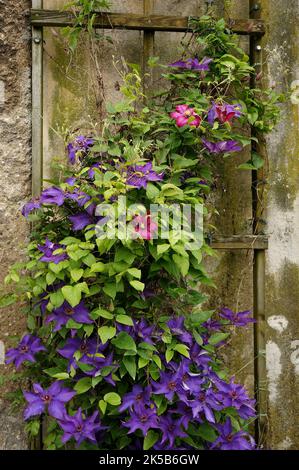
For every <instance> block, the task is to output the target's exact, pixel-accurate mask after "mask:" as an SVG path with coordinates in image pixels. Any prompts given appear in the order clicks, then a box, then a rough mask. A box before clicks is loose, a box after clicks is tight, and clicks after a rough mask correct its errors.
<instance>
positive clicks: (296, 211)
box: [261, 0, 299, 449]
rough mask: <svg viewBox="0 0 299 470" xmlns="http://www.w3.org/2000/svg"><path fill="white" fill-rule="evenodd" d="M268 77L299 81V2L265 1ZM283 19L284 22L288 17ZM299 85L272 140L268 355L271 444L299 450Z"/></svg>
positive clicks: (286, 83)
mask: <svg viewBox="0 0 299 470" xmlns="http://www.w3.org/2000/svg"><path fill="white" fill-rule="evenodd" d="M261 3H262V11H261V14H262V17H263V18H264V19H265V20H266V21H267V24H268V27H267V29H268V32H267V35H266V37H265V38H264V41H263V52H262V54H263V62H264V72H265V81H266V82H268V84H270V85H275V84H276V85H278V86H279V88H280V89H281V91H282V92H286V91H288V90H289V89H290V86H291V85H292V83H293V82H294V81H295V80H298V79H299V48H298V44H299V29H298V25H299V2H298V0H289V1H288V2H286V1H285V0H263V1H262V2H261ZM282 19H283V21H282ZM298 83H299V82H297V84H296V83H294V87H295V85H296V87H295V90H294V93H293V96H292V98H291V99H288V100H287V101H286V103H285V104H284V105H283V106H282V120H281V123H280V124H279V126H278V127H277V129H276V131H274V132H273V133H272V134H271V135H270V136H269V138H268V139H267V148H268V157H269V164H270V174H269V185H268V197H267V214H266V218H267V232H268V235H269V237H270V245H269V250H268V253H267V277H266V315H267V317H266V321H267V329H266V359H267V390H268V400H269V404H268V405H269V408H268V423H269V434H268V443H269V446H270V447H271V448H273V449H298V448H299V422H298V421H299V419H298V416H299V388H298V387H299V104H298V103H299V102H298V99H297V98H296V97H297V96H298Z"/></svg>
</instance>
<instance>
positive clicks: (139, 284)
mask: <svg viewBox="0 0 299 470" xmlns="http://www.w3.org/2000/svg"><path fill="white" fill-rule="evenodd" d="M130 284H131V286H132V287H134V289H136V290H138V291H139V292H142V291H143V290H144V288H145V285H144V284H143V282H140V281H130Z"/></svg>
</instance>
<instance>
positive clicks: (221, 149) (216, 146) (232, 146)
mask: <svg viewBox="0 0 299 470" xmlns="http://www.w3.org/2000/svg"><path fill="white" fill-rule="evenodd" d="M202 142H203V144H204V146H205V148H206V149H207V150H208V151H209V152H210V153H233V152H240V151H241V150H242V147H241V145H240V144H239V143H238V142H237V141H235V140H224V141H221V142H210V141H208V140H207V139H204V138H203V139H202Z"/></svg>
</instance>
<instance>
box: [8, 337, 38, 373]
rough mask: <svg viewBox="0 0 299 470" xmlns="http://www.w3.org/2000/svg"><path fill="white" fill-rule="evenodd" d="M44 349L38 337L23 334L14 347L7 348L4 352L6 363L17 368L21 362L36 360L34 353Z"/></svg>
mask: <svg viewBox="0 0 299 470" xmlns="http://www.w3.org/2000/svg"><path fill="white" fill-rule="evenodd" d="M41 351H46V348H45V347H44V346H43V345H42V343H41V340H40V338H36V337H35V336H32V335H25V336H24V338H22V340H21V341H20V343H19V344H18V346H17V347H16V348H12V349H9V350H8V351H7V353H6V361H5V363H6V364H11V363H12V362H13V363H14V364H15V366H16V369H19V368H20V366H21V364H23V362H25V361H28V362H36V360H35V354H37V353H39V352H41Z"/></svg>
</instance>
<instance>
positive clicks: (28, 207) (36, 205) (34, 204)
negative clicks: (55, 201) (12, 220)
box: [22, 198, 41, 219]
mask: <svg viewBox="0 0 299 470" xmlns="http://www.w3.org/2000/svg"><path fill="white" fill-rule="evenodd" d="M40 208H41V202H40V200H39V198H35V199H32V201H30V202H27V204H25V205H24V207H23V209H22V215H23V216H24V217H26V219H27V217H28V216H29V214H30V213H31V212H32V211H34V210H35V209H40Z"/></svg>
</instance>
